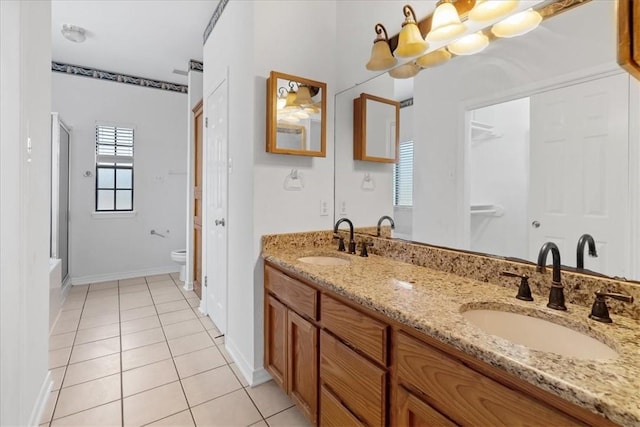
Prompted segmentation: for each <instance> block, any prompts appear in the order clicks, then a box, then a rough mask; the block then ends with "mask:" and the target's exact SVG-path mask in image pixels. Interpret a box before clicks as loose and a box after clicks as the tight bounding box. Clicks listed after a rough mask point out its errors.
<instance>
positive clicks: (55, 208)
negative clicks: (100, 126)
mask: <svg viewBox="0 0 640 427" xmlns="http://www.w3.org/2000/svg"><path fill="white" fill-rule="evenodd" d="M51 125H52V129H51V130H52V145H51V158H52V165H51V257H52V258H59V259H60V261H61V270H62V271H61V273H62V282H63V283H64V281H65V279H66V278H67V275H68V274H69V130H68V129H67V127H66V126H65V125H64V124H63V123H62V121H61V120H60V118H59V117H58V115H57V113H53V114H52V120H51Z"/></svg>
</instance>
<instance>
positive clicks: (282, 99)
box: [276, 87, 288, 110]
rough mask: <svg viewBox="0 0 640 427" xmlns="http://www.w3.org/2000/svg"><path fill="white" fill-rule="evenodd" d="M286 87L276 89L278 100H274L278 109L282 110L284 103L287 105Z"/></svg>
mask: <svg viewBox="0 0 640 427" xmlns="http://www.w3.org/2000/svg"><path fill="white" fill-rule="evenodd" d="M287 95H288V92H287V89H286V88H284V87H281V88H279V89H278V101H277V102H276V105H277V108H278V110H282V109H283V108H284V106H285V105H287Z"/></svg>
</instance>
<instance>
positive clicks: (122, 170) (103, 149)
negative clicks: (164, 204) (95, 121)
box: [96, 125, 133, 212]
mask: <svg viewBox="0 0 640 427" xmlns="http://www.w3.org/2000/svg"><path fill="white" fill-rule="evenodd" d="M132 210H133V129H132V128H125V127H118V126H105V125H98V126H96V211H98V212H105V211H107V212H114V211H132Z"/></svg>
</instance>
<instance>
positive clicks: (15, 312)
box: [0, 1, 51, 426]
mask: <svg viewBox="0 0 640 427" xmlns="http://www.w3.org/2000/svg"><path fill="white" fill-rule="evenodd" d="M50 70H51V4H50V3H49V2H18V1H2V2H0V139H1V143H0V236H1V240H0V379H1V381H0V396H1V399H0V425H3V426H18V425H20V426H22V425H37V424H38V421H39V418H40V414H41V412H42V410H43V409H44V404H45V403H46V399H47V397H48V396H49V390H50V388H51V380H50V378H49V376H48V358H47V354H48V352H47V351H48V331H49V300H48V298H49V213H50V172H51V149H50V144H51V140H50V115H49V113H50V107H51V97H50V93H51V80H50V75H51V71H50ZM28 140H30V141H31V147H32V148H31V153H28V152H27V141H28Z"/></svg>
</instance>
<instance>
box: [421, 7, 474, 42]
mask: <svg viewBox="0 0 640 427" xmlns="http://www.w3.org/2000/svg"><path fill="white" fill-rule="evenodd" d="M452 1H454V0H440V1H439V2H438V5H437V6H436V10H435V11H434V12H433V17H432V20H431V31H429V33H428V34H427V41H429V42H446V41H449V40H453V39H455V38H456V37H458V36H459V35H461V34H464V32H465V31H466V26H465V25H464V24H463V23H462V22H460V15H458V11H457V10H456V7H455V6H454V5H453V4H451V2H452ZM416 28H417V27H416Z"/></svg>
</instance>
